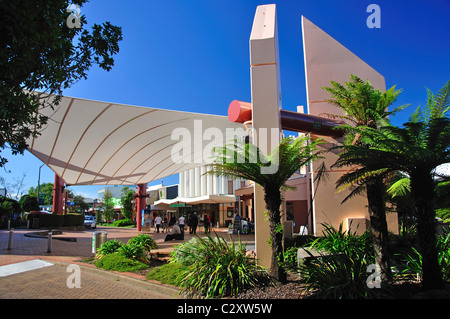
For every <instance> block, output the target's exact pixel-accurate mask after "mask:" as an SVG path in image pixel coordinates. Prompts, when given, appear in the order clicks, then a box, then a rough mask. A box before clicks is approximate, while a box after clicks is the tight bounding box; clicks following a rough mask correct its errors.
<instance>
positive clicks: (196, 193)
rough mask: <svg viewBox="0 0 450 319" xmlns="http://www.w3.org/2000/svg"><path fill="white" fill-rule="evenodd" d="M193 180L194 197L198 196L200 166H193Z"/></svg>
mask: <svg viewBox="0 0 450 319" xmlns="http://www.w3.org/2000/svg"><path fill="white" fill-rule="evenodd" d="M194 180H195V186H194V197H198V196H200V191H201V190H200V167H196V168H194Z"/></svg>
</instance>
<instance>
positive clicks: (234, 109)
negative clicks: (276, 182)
mask: <svg viewBox="0 0 450 319" xmlns="http://www.w3.org/2000/svg"><path fill="white" fill-rule="evenodd" d="M280 117H281V127H282V129H283V130H288V131H294V132H302V133H311V134H313V135H322V136H330V137H341V136H343V134H344V132H343V131H342V130H336V129H334V128H335V127H337V126H340V125H342V124H344V122H343V121H340V120H333V119H328V118H325V117H320V116H315V115H309V114H304V113H298V112H293V111H287V110H280ZM228 119H229V120H230V121H231V122H236V123H245V122H247V121H251V120H252V106H251V103H248V102H242V101H237V100H234V101H232V102H231V103H230V105H229V107H228Z"/></svg>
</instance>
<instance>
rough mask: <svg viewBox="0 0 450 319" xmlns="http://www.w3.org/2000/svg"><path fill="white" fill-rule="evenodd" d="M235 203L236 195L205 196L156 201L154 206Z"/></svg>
mask: <svg viewBox="0 0 450 319" xmlns="http://www.w3.org/2000/svg"><path fill="white" fill-rule="evenodd" d="M235 201H236V197H235V196H234V195H204V196H198V197H191V198H185V197H177V198H174V199H160V200H158V201H156V202H155V203H154V205H155V206H156V207H158V206H166V207H167V206H169V207H175V206H176V205H180V204H187V205H197V204H226V203H234V202H235ZM171 205H172V206H171Z"/></svg>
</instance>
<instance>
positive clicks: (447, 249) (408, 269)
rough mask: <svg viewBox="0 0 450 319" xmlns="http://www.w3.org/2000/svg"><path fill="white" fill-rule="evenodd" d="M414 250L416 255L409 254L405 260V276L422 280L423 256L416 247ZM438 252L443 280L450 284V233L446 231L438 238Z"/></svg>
mask: <svg viewBox="0 0 450 319" xmlns="http://www.w3.org/2000/svg"><path fill="white" fill-rule="evenodd" d="M412 249H413V251H414V254H408V255H406V256H405V258H404V267H405V269H404V270H403V274H404V275H407V276H414V277H415V276H418V277H419V278H422V276H423V272H422V263H423V258H422V255H421V254H420V252H419V251H418V250H417V249H415V248H414V247H413V248H412ZM437 252H438V262H439V266H440V268H441V271H442V279H443V280H444V282H447V283H450V231H448V230H444V231H443V233H442V234H440V235H438V236H437Z"/></svg>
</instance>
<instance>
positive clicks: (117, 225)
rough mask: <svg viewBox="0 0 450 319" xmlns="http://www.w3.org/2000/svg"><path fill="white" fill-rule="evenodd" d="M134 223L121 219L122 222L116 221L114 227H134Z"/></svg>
mask: <svg viewBox="0 0 450 319" xmlns="http://www.w3.org/2000/svg"><path fill="white" fill-rule="evenodd" d="M133 224H134V223H133V221H132V220H131V219H121V220H116V221H115V222H114V223H113V224H112V225H113V226H114V227H127V226H132V225H133Z"/></svg>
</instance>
